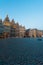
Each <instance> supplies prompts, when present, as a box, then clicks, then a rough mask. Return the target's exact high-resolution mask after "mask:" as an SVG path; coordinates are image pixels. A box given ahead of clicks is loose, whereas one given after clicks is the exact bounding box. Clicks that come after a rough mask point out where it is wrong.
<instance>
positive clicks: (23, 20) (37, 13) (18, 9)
mask: <svg viewBox="0 0 43 65" xmlns="http://www.w3.org/2000/svg"><path fill="white" fill-rule="evenodd" d="M7 14H8V15H9V18H10V20H11V19H12V18H14V20H15V21H16V22H18V23H19V24H20V25H23V26H25V27H26V28H38V29H43V0H0V18H2V19H3V20H4V18H5V17H6V15H7Z"/></svg>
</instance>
